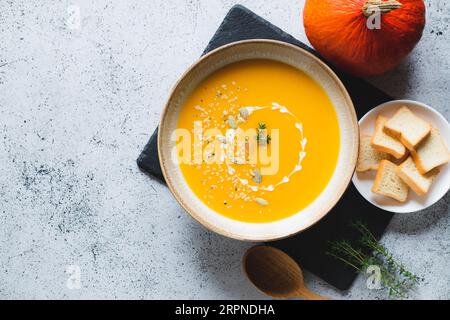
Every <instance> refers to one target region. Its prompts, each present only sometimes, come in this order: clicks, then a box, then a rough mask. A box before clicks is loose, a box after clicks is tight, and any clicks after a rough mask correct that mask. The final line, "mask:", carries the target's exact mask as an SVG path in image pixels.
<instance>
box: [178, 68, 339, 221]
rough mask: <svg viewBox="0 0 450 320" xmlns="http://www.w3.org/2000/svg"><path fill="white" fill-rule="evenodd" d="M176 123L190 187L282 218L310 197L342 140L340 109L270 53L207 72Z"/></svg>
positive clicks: (214, 201) (233, 211)
mask: <svg viewBox="0 0 450 320" xmlns="http://www.w3.org/2000/svg"><path fill="white" fill-rule="evenodd" d="M177 128H178V129H179V131H180V132H181V133H180V134H179V137H178V138H177V157H178V162H179V164H180V168H181V171H182V173H183V175H184V177H185V179H186V182H187V184H188V185H189V186H190V188H191V189H192V191H193V192H194V193H195V194H196V195H197V196H198V197H199V198H200V199H201V200H202V201H203V202H204V203H205V204H206V205H207V206H209V207H210V208H211V209H213V210H214V211H216V212H217V213H219V214H222V215H224V216H226V217H229V218H231V219H235V220H240V221H245V222H271V221H275V220H279V219H283V218H285V217H288V216H290V215H292V214H295V213H297V212H299V211H300V210H302V209H304V208H305V207H307V206H308V205H309V204H311V203H312V202H313V201H314V200H315V199H316V198H317V197H318V196H319V195H320V193H321V192H322V191H323V190H324V189H325V187H326V186H327V184H328V182H329V180H330V179H331V176H332V175H333V172H334V170H335V168H336V164H337V159H338V154H339V148H340V145H339V139H340V137H339V125H338V120H337V115H336V112H335V110H334V107H333V105H332V103H331V101H330V99H329V97H328V96H327V94H326V93H325V91H324V90H323V89H322V87H321V86H320V85H319V84H318V83H317V82H315V81H314V80H313V79H312V78H311V77H310V76H308V75H307V74H306V73H304V72H302V71H300V70H298V69H296V68H294V67H292V66H289V65H287V64H284V63H280V62H275V61H272V60H247V61H243V62H238V63H235V64H231V65H229V66H226V67H224V68H222V69H220V70H218V71H216V72H214V73H213V74H211V75H210V76H209V77H208V78H207V79H205V80H204V81H203V82H202V83H200V85H198V86H197V87H196V88H195V89H194V90H193V92H192V93H191V94H190V96H189V97H188V98H187V100H186V102H185V104H184V105H183V106H182V109H181V111H180V115H179V120H178V125H177ZM177 131H178V130H177Z"/></svg>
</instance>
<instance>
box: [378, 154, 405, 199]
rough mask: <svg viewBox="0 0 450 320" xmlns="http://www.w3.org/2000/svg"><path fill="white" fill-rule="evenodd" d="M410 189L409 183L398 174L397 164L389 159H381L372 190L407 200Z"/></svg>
mask: <svg viewBox="0 0 450 320" xmlns="http://www.w3.org/2000/svg"><path fill="white" fill-rule="evenodd" d="M408 190H409V189H408V185H407V184H406V183H405V182H404V181H403V180H402V179H401V178H400V177H399V176H398V174H397V166H396V165H395V164H393V163H392V162H390V161H389V160H381V162H380V166H379V168H378V172H377V177H376V179H375V182H374V184H373V187H372V192H374V193H377V194H381V195H383V196H387V197H390V198H393V199H395V200H397V201H400V202H405V201H406V199H407V198H408Z"/></svg>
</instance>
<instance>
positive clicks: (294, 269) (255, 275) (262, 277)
mask: <svg viewBox="0 0 450 320" xmlns="http://www.w3.org/2000/svg"><path fill="white" fill-rule="evenodd" d="M243 265H244V271H245V273H246V275H247V277H248V278H249V279H250V281H251V282H252V283H253V285H255V287H257V288H258V289H259V290H261V291H262V292H264V293H265V294H267V295H269V296H271V297H274V298H304V299H308V300H327V299H328V298H326V297H323V296H321V295H318V294H315V293H313V292H311V291H309V290H308V289H307V288H306V287H305V283H304V281H303V272H302V270H301V269H300V267H299V265H298V264H297V263H296V262H295V261H294V260H293V259H292V258H291V257H289V256H288V255H287V254H286V253H284V252H283V251H281V250H278V249H276V248H273V247H269V246H255V247H252V248H250V249H249V250H247V252H246V253H245V255H244V258H243Z"/></svg>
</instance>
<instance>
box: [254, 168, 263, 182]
mask: <svg viewBox="0 0 450 320" xmlns="http://www.w3.org/2000/svg"><path fill="white" fill-rule="evenodd" d="M252 173H253V174H252V178H253V181H254V182H255V183H261V181H262V175H261V171H260V170H259V169H258V168H255V169H253V171H252Z"/></svg>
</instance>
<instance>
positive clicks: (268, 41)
mask: <svg viewBox="0 0 450 320" xmlns="http://www.w3.org/2000/svg"><path fill="white" fill-rule="evenodd" d="M245 44H271V45H277V46H282V47H286V48H289V49H293V50H294V51H298V53H299V54H302V55H306V56H307V57H309V58H310V59H313V60H314V61H315V62H316V63H317V64H319V65H320V67H321V68H323V70H324V71H325V72H326V73H327V74H328V75H329V76H330V77H331V78H332V79H333V81H335V83H336V85H337V86H338V88H339V90H340V93H341V94H342V96H343V98H344V100H345V101H346V105H347V107H348V108H347V109H348V111H349V112H350V113H351V117H350V118H351V119H350V121H351V127H352V128H354V129H355V130H356V136H355V140H354V141H353V142H354V144H355V146H353V147H354V148H353V150H354V152H353V155H352V156H351V160H350V163H348V164H347V165H346V167H348V168H349V170H348V174H347V176H346V177H345V180H343V181H342V182H341V183H340V184H339V186H338V188H337V190H336V191H335V192H334V197H332V198H331V197H330V199H329V200H328V201H327V205H326V206H324V208H323V210H321V211H320V212H318V213H317V214H316V215H315V216H314V218H313V219H311V223H310V224H309V225H308V226H306V227H303V228H299V229H298V230H296V231H294V232H286V233H283V234H281V235H276V236H265V237H260V238H258V239H254V238H250V237H246V236H244V235H242V234H236V233H233V232H231V231H228V230H225V229H224V228H221V227H220V226H217V225H215V224H212V223H209V222H208V221H206V219H204V218H203V217H202V214H199V213H198V212H195V210H193V209H192V208H191V207H190V206H189V204H188V203H186V201H185V200H184V199H183V197H182V196H181V195H180V194H179V193H178V192H177V191H176V190H175V188H174V182H173V181H172V179H171V177H170V175H169V174H168V170H167V168H166V165H165V162H166V161H165V156H164V154H163V152H162V151H161V149H162V147H161V145H162V143H163V141H162V136H161V131H162V127H163V125H164V123H165V118H166V116H167V111H168V109H169V106H170V105H171V103H172V102H173V99H174V94H175V91H176V90H177V88H178V87H179V85H180V84H181V82H182V81H183V80H184V78H185V77H186V76H187V75H188V74H189V73H191V72H192V70H193V69H195V68H196V67H197V66H198V65H199V64H201V63H202V62H203V61H205V60H207V59H208V58H210V57H211V56H213V55H216V54H218V53H219V52H221V51H223V50H226V49H228V48H230V47H234V46H239V45H245ZM358 153H359V125H358V118H357V115H356V110H355V106H354V104H353V101H352V99H351V97H350V94H349V93H348V91H347V89H346V87H345V86H344V84H343V83H342V81H341V79H340V78H339V77H338V76H337V75H336V73H335V72H334V71H333V70H332V69H331V68H330V67H329V66H328V65H327V64H326V63H325V62H323V61H322V60H321V59H319V58H318V57H317V56H315V55H314V54H312V53H311V52H309V51H307V50H305V49H303V48H301V47H298V46H296V45H293V44H290V43H287V42H284V41H279V40H272V39H248V40H239V41H234V42H230V43H228V44H225V45H223V46H220V47H218V48H216V49H214V50H211V51H210V52H208V53H207V54H205V55H203V56H202V57H200V58H199V59H198V60H196V61H195V62H194V63H193V64H192V65H191V66H190V67H189V68H188V69H187V70H186V71H185V72H183V73H182V75H181V76H180V77H179V78H178V80H177V82H176V83H175V85H174V86H173V87H172V89H171V90H170V93H169V97H168V99H167V101H166V103H165V105H164V108H163V111H162V113H161V116H160V124H159V127H158V156H159V162H160V165H161V171H162V174H163V176H164V179H165V181H166V184H167V187H168V188H169V190H170V191H171V193H172V194H173V196H174V197H175V199H176V200H177V202H178V203H179V204H180V205H181V207H182V208H183V209H184V210H185V211H186V212H187V213H188V214H189V215H190V216H191V217H192V218H193V219H194V220H196V221H197V222H198V223H200V224H201V225H203V226H204V227H205V228H207V229H208V230H210V231H213V232H215V233H217V234H220V235H222V236H225V237H228V238H232V239H235V240H241V241H247V242H263V241H264V242H266V241H275V240H281V239H285V238H288V237H291V236H294V235H296V234H298V233H300V232H302V231H305V230H307V229H309V228H310V227H312V226H313V225H315V224H316V223H317V222H318V221H320V220H321V219H322V218H323V217H325V216H326V215H327V214H328V213H329V212H330V211H331V209H332V208H333V207H334V206H335V205H336V204H337V203H338V202H339V200H340V199H341V198H342V196H343V195H344V193H345V191H346V190H347V189H348V187H349V185H350V183H351V181H352V177H353V174H354V172H355V169H356V162H357V158H358ZM213 211H214V210H213ZM217 214H220V213H218V212H217ZM235 221H238V222H240V221H239V220H235ZM277 221H278V220H277ZM242 223H247V222H242ZM269 223H270V222H269Z"/></svg>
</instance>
